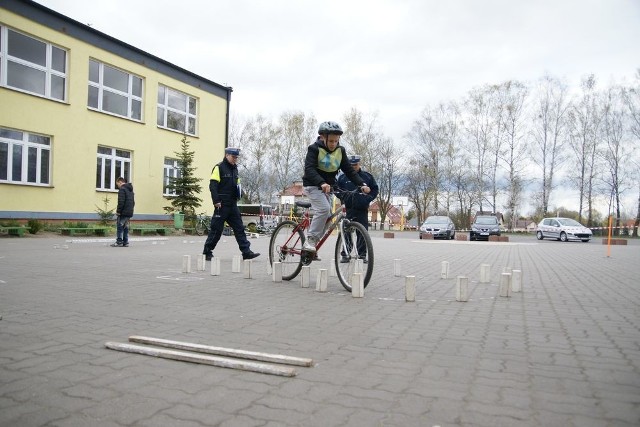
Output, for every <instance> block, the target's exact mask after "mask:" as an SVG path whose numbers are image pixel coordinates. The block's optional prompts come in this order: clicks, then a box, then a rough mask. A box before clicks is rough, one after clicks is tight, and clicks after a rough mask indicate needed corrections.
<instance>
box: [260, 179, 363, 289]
mask: <svg viewBox="0 0 640 427" xmlns="http://www.w3.org/2000/svg"><path fill="white" fill-rule="evenodd" d="M356 191H357V190H356ZM336 192H342V193H347V197H348V193H355V191H353V192H350V191H344V190H335V191H334V195H335V193H336ZM295 205H296V206H298V207H300V208H303V209H304V214H303V216H302V218H301V219H300V220H298V221H292V220H285V221H282V222H281V223H280V224H279V225H278V226H277V227H276V228H275V230H274V231H273V233H272V234H271V240H270V242H269V262H270V263H271V266H273V263H274V262H280V263H281V266H282V279H283V280H292V279H294V278H295V277H296V276H297V275H298V274H299V273H300V271H301V270H302V266H303V265H310V264H311V262H312V261H313V260H314V259H316V253H317V252H316V253H313V252H309V251H303V250H302V245H304V242H305V240H306V236H305V233H304V232H305V230H306V229H308V228H309V226H310V225H311V220H310V217H309V208H310V207H311V203H310V202H303V201H297V202H295ZM324 228H325V231H324V234H323V235H322V238H320V240H319V241H318V243H317V244H316V251H318V250H319V249H320V248H321V247H322V245H323V244H324V243H325V242H326V241H327V239H328V238H329V236H331V233H332V232H333V230H335V229H337V230H338V237H337V240H336V246H335V252H334V255H335V256H334V262H335V267H336V273H337V275H338V279H339V280H340V283H341V284H342V286H343V287H344V288H345V289H346V290H347V291H349V292H351V277H352V275H353V273H354V272H355V271H356V268H358V267H357V261H358V260H362V266H363V268H364V269H365V271H363V273H364V287H366V286H367V285H368V284H369V280H370V279H371V274H372V273H373V264H374V256H373V244H372V243H371V237H370V236H369V233H368V232H367V229H366V228H364V226H363V225H362V224H359V223H357V222H355V221H350V220H348V219H347V213H346V207H345V206H344V204H341V205H340V208H338V209H336V210H335V211H334V212H332V213H331V215H330V216H329V219H327V223H326V224H325V227H324ZM354 242H355V244H354Z"/></svg>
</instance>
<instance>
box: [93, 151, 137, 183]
mask: <svg viewBox="0 0 640 427" xmlns="http://www.w3.org/2000/svg"><path fill="white" fill-rule="evenodd" d="M120 176H121V177H123V178H124V179H125V180H126V181H127V182H131V152H130V151H125V150H119V149H117V148H111V147H98V163H97V169H96V189H97V190H117V187H116V179H118V177H120Z"/></svg>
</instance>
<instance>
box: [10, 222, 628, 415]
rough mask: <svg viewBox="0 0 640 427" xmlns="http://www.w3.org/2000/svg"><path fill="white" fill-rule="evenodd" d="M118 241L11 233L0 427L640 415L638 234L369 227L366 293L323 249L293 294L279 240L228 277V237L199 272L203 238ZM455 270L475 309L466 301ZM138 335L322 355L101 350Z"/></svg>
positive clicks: (257, 243)
mask: <svg viewBox="0 0 640 427" xmlns="http://www.w3.org/2000/svg"><path fill="white" fill-rule="evenodd" d="M112 240H113V239H101V238H69V237H68V236H66V237H62V236H26V237H23V238H6V237H5V238H0V316H2V319H1V320H0V426H44V425H46V426H283V425H290V426H460V425H463V426H487V427H489V426H491V427H494V426H563V427H564V426H591V425H593V426H603V425H608V426H637V425H640V308H639V307H640V285H639V283H640V280H638V278H639V277H640V242H639V241H638V240H631V241H630V243H629V245H627V246H614V247H611V248H610V251H608V249H607V247H606V246H605V245H602V244H601V239H600V238H594V240H593V241H591V242H589V243H582V242H566V243H563V242H557V241H548V240H543V241H538V240H536V238H535V236H533V235H529V236H511V238H510V241H509V242H460V241H432V240H420V239H418V234H417V232H404V233H398V232H396V233H395V237H394V238H393V239H389V238H384V237H383V232H381V231H374V232H372V240H373V244H374V248H375V270H374V275H373V277H372V280H371V282H370V284H369V286H368V287H367V288H366V290H365V296H364V298H352V296H351V294H349V293H347V292H346V291H345V290H344V289H343V288H342V286H341V285H340V283H339V282H338V280H337V278H336V277H329V286H328V288H329V291H328V292H327V293H319V292H316V291H315V277H316V273H317V270H318V269H319V268H326V269H329V268H330V263H331V257H332V255H331V254H332V252H333V248H331V246H325V247H324V248H322V249H321V250H320V252H319V256H320V258H321V261H319V262H314V263H313V264H312V272H311V278H312V279H311V280H312V285H311V287H310V288H301V287H300V282H299V280H294V281H291V282H282V283H274V282H273V281H272V280H271V277H270V275H269V274H268V256H267V251H268V238H264V237H261V238H257V239H251V243H252V250H253V251H256V252H261V253H262V256H260V257H259V258H257V259H256V260H254V262H253V264H252V266H253V271H254V274H253V277H252V278H250V279H249V278H244V275H243V273H232V272H231V267H232V258H233V255H237V254H239V252H238V248H237V245H236V243H235V240H234V239H233V237H229V236H223V240H222V241H221V242H220V244H219V246H218V248H216V250H215V251H214V255H216V256H218V257H220V259H221V269H222V272H221V275H220V276H212V275H211V274H210V271H209V263H207V266H206V267H207V268H206V270H205V271H197V270H196V268H195V267H196V263H195V256H196V255H197V254H199V253H200V252H201V251H202V245H203V242H204V237H194V236H170V237H161V236H158V237H144V238H142V237H138V238H132V239H131V242H130V247H129V248H111V247H109V246H108V243H111V241H112ZM184 255H192V272H191V273H188V274H186V273H182V262H183V256H184ZM443 261H447V262H448V263H449V276H448V277H447V278H442V277H441V267H442V262H443ZM396 264H397V265H400V268H401V271H400V275H395V274H394V265H396ZM482 264H490V266H491V267H490V281H489V283H481V282H480V266H481V265H482ZM504 269H519V270H521V271H522V278H523V280H522V285H523V291H522V292H521V293H515V294H513V295H512V296H511V297H508V298H504V297H499V296H498V284H499V280H500V275H501V273H502V272H503V270H504ZM407 275H413V276H415V277H416V301H415V302H406V301H405V276H407ZM461 275H462V276H466V277H468V279H469V293H470V300H469V301H468V302H457V301H456V300H455V283H456V277H457V276H461ZM131 335H144V336H149V337H157V338H164V339H171V340H177V341H184V342H190V343H198V344H206V345H210V346H219V347H227V348H234V349H241V350H246V351H255V352H265V353H276V354H282V355H288V356H296V357H306V358H312V359H313V361H314V365H313V366H312V367H296V368H295V370H296V375H295V376H294V377H290V378H287V377H279V376H274V375H266V374H261V373H255V372H246V371H242V370H235V369H225V368H220V367H213V366H207V365H201V364H193V363H186V362H180V361H173V360H165V359H160V358H155V357H149V356H144V355H138V354H130V353H124V352H119V351H114V350H110V349H107V348H105V343H106V342H108V341H110V342H121V343H126V342H127V339H128V337H129V336H131Z"/></svg>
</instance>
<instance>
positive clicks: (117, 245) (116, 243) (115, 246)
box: [109, 242, 122, 248]
mask: <svg viewBox="0 0 640 427" xmlns="http://www.w3.org/2000/svg"><path fill="white" fill-rule="evenodd" d="M109 246H111V247H112V248H121V247H122V243H121V242H115V243H112V244H111V245H109Z"/></svg>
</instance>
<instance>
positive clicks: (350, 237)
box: [334, 221, 374, 292]
mask: <svg viewBox="0 0 640 427" xmlns="http://www.w3.org/2000/svg"><path fill="white" fill-rule="evenodd" d="M343 239H344V243H345V244H344V245H343ZM334 258H335V263H336V273H337V274H338V279H340V283H342V286H343V287H344V288H345V289H346V290H347V291H349V292H351V276H352V275H353V273H355V272H356V262H357V260H358V259H361V260H362V267H363V271H362V273H363V274H364V287H365V288H366V287H367V285H368V284H369V280H370V279H371V274H372V273H373V262H374V257H373V243H371V236H369V233H368V232H367V229H366V228H364V226H363V225H362V224H359V223H357V222H354V221H351V222H349V223H348V224H347V225H345V227H344V236H343V234H339V235H338V241H337V242H336V251H335V257H334ZM365 261H366V263H365Z"/></svg>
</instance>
